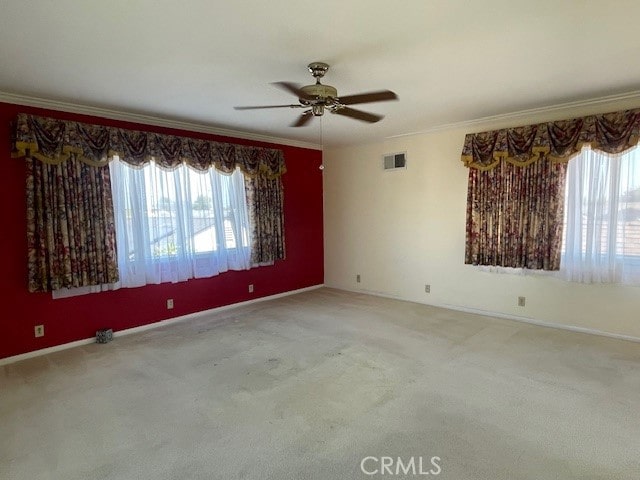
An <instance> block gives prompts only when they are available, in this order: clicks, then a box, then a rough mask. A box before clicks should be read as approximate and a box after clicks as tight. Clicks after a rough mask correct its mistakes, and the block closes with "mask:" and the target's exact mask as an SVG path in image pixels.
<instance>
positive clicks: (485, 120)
mask: <svg viewBox="0 0 640 480" xmlns="http://www.w3.org/2000/svg"><path fill="white" fill-rule="evenodd" d="M632 101H636V102H637V103H638V105H640V90H634V91H631V92H627V93H621V94H616V95H607V96H604V97H596V98H592V99H589V100H578V101H574V102H565V103H559V104H556V105H550V106H547V107H539V108H530V109H527V110H518V111H515V112H510V113H503V114H499V115H491V116H488V117H480V118H476V119H473V120H464V121H461V122H453V123H446V124H442V125H436V126H434V127H430V128H427V129H425V130H420V131H417V132H410V133H401V134H398V135H392V136H389V137H386V139H392V138H401V137H409V136H412V135H423V134H426V133H435V132H442V131H445V130H455V129H461V128H471V129H472V128H473V127H480V126H483V127H486V126H487V125H490V124H494V123H498V122H509V121H511V120H518V119H521V118H526V117H532V116H536V115H544V114H550V115H552V114H556V113H562V112H565V111H568V110H570V109H576V108H589V107H594V106H599V105H603V104H612V103H615V102H632Z"/></svg>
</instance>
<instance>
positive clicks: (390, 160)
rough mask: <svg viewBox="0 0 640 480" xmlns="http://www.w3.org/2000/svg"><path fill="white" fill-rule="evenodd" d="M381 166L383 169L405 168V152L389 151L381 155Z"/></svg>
mask: <svg viewBox="0 0 640 480" xmlns="http://www.w3.org/2000/svg"><path fill="white" fill-rule="evenodd" d="M382 160H383V162H382V164H383V166H384V169H385V170H398V169H401V168H407V154H406V153H404V152H402V153H389V154H387V155H385V156H384V157H383V159H382Z"/></svg>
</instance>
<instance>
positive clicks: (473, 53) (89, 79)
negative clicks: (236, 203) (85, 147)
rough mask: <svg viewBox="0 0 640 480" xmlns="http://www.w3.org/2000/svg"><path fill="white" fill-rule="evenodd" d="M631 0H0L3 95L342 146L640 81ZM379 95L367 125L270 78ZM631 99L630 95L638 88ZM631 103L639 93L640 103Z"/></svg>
mask: <svg viewBox="0 0 640 480" xmlns="http://www.w3.org/2000/svg"><path fill="white" fill-rule="evenodd" d="M639 18H640V2H638V1H637V0H630V1H626V0H611V1H605V0H602V1H598V0H549V1H548V0H534V1H531V0H527V1H522V0H476V1H474V0H465V1H462V0H398V1H395V2H394V1H389V0H346V1H345V0H343V1H334V0H323V1H320V0H314V1H308V0H289V1H287V0H269V1H257V0H256V1H249V0H235V1H224V2H223V1H212V0H188V1H185V2H179V1H175V0H155V1H153V0H108V1H97V0H96V1H92V0H88V1H84V2H78V1H75V0H0V92H4V93H5V94H15V95H21V96H27V97H38V98H44V99H49V100H56V101H60V102H67V103H70V104H75V105H85V106H90V107H100V108H105V109H110V110H115V111H119V112H126V113H134V114H143V115H150V116H153V117H158V118H162V119H169V120H178V121H185V122H190V123H195V124H202V125H204V126H207V127H213V128H219V129H227V130H233V131H242V132H249V133H256V134H260V135H266V136H270V137H276V138H282V139H289V140H291V141H294V142H303V143H309V144H315V145H321V144H323V145H345V144H351V143H364V142H370V141H379V140H382V139H384V138H386V137H390V136H397V135H403V134H408V133H413V132H420V131H427V130H432V129H434V128H437V127H441V126H443V125H448V124H452V123H459V122H465V121H470V120H474V119H478V118H483V117H488V116H494V115H501V114H506V113H510V112H516V111H521V110H527V109H534V108H540V107H545V106H551V105H557V104H560V103H565V102H575V101H581V100H586V99H592V98H596V97H601V96H608V95H617V94H624V93H629V92H633V94H635V93H637V91H638V90H640V61H638V58H639V55H640V34H638V31H639V29H638V19H639ZM311 61H324V62H327V63H329V64H330V65H331V69H330V70H329V72H328V74H327V76H326V77H325V78H324V80H323V82H324V83H327V84H330V85H333V86H335V87H336V88H337V89H338V92H339V94H342V95H348V94H352V93H360V92H363V91H371V90H379V89H385V88H386V89H390V90H393V91H395V92H396V93H397V94H398V96H399V97H400V100H399V101H398V102H386V103H373V104H365V105H361V106H358V107H357V108H361V109H363V110H368V111H371V112H375V113H381V114H384V115H386V118H385V119H383V120H382V121H381V122H379V123H376V124H371V125H369V124H365V123H362V122H358V121H355V120H351V119H349V118H344V117H339V116H337V115H329V114H328V115H325V116H324V117H323V119H322V128H320V122H319V121H317V119H314V121H313V122H312V123H311V125H310V126H308V127H302V128H291V127H289V126H288V125H289V123H291V122H292V121H293V120H294V119H295V118H296V116H297V115H298V114H299V113H300V110H290V109H276V110H256V111H236V110H234V109H233V107H234V106H235V105H261V104H267V105H268V104H286V103H291V102H292V101H293V102H295V98H294V97H293V96H289V95H288V94H286V93H285V92H283V91H281V90H279V89H276V88H274V87H273V86H272V85H270V82H275V81H281V80H287V81H292V82H296V83H300V84H308V83H312V80H313V79H312V78H311V76H310V75H309V73H308V71H307V69H306V66H307V64H308V63H309V62H311ZM639 99H640V96H639ZM639 102H640V100H639Z"/></svg>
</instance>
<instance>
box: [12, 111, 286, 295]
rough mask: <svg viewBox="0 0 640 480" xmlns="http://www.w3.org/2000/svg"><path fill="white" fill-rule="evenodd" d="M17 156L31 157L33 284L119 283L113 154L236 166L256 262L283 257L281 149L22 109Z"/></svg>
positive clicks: (169, 165) (169, 163)
mask: <svg viewBox="0 0 640 480" xmlns="http://www.w3.org/2000/svg"><path fill="white" fill-rule="evenodd" d="M12 135H13V138H12V156H13V157H16V158H17V157H27V164H28V165H29V167H28V171H29V173H28V180H27V197H28V200H27V201H28V204H29V211H28V216H27V221H28V230H29V232H28V237H29V290H30V291H48V290H55V289H59V288H63V287H79V286H90V285H97V284H102V283H112V282H115V281H117V278H118V273H117V268H116V267H115V265H116V257H115V233H114V230H113V224H114V220H113V205H112V198H111V189H110V179H109V169H108V168H105V167H106V166H107V165H108V164H109V162H110V161H111V160H112V159H113V158H114V157H115V156H117V157H118V158H119V159H120V160H121V161H123V162H125V163H127V164H129V165H131V166H134V167H138V168H142V167H143V166H144V165H146V164H148V163H149V162H151V161H153V162H155V164H156V165H158V166H160V167H161V168H164V169H167V170H173V169H176V168H177V167H179V166H180V165H182V164H186V165H188V166H189V167H191V168H193V169H195V170H198V171H206V170H208V169H210V168H215V169H217V170H219V171H220V172H223V173H226V174H231V173H233V172H234V171H235V170H236V168H240V170H241V171H242V172H243V174H244V176H245V178H246V180H247V181H246V182H245V184H246V197H247V200H248V202H249V204H248V207H249V210H250V212H252V217H251V222H252V228H253V236H252V241H253V249H254V250H253V251H254V254H253V263H254V264H264V263H273V261H275V260H278V259H283V258H284V257H285V249H284V215H283V208H282V206H283V190H282V181H281V176H282V175H283V174H284V173H285V172H286V166H285V162H284V154H283V152H282V150H278V149H269V148H260V147H252V146H245V145H235V144H229V143H221V142H214V141H209V140H200V139H194V138H188V137H179V136H173V135H160V134H156V133H151V132H144V131H137V130H127V129H122V128H115V127H107V126H103V125H92V124H86V123H80V122H72V121H64V120H57V119H54V118H47V117H39V116H35V115H27V114H19V115H18V117H17V118H16V121H15V123H14V125H13V129H12Z"/></svg>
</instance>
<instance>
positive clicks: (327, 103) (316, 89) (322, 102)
mask: <svg viewBox="0 0 640 480" xmlns="http://www.w3.org/2000/svg"><path fill="white" fill-rule="evenodd" d="M308 69H309V72H310V73H311V75H312V76H313V77H314V78H315V79H316V83H315V84H313V85H305V86H302V87H300V86H298V85H297V84H295V83H291V82H275V83H274V85H275V86H277V87H279V88H281V89H282V90H285V91H287V92H288V93H291V94H293V95H295V96H296V97H298V102H299V103H297V104H291V105H264V106H251V107H235V109H236V110H255V109H264V108H306V109H307V110H305V111H304V112H302V114H301V115H300V116H299V117H298V119H297V120H296V121H295V122H293V123H292V124H291V126H292V127H302V126H304V125H306V124H307V123H309V120H311V118H313V117H320V116H322V115H324V112H325V110H328V111H330V112H331V113H336V114H338V115H342V116H345V117H349V118H353V119H355V120H360V121H363V122H367V123H375V122H378V121H380V120H382V119H383V118H384V116H383V115H377V114H374V113H368V112H364V111H362V110H356V109H355V108H350V107H348V106H347V105H355V104H358V103H369V102H384V101H388V100H397V99H398V96H397V95H396V94H395V93H394V92H392V91H390V90H380V91H376V92H368V93H360V94H356V95H347V96H345V97H339V96H338V90H337V89H336V88H335V87H332V86H331V85H324V84H322V83H320V79H321V78H322V77H324V75H325V73H327V71H328V70H329V65H328V64H326V63H324V62H312V63H310V64H309V65H308Z"/></svg>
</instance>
